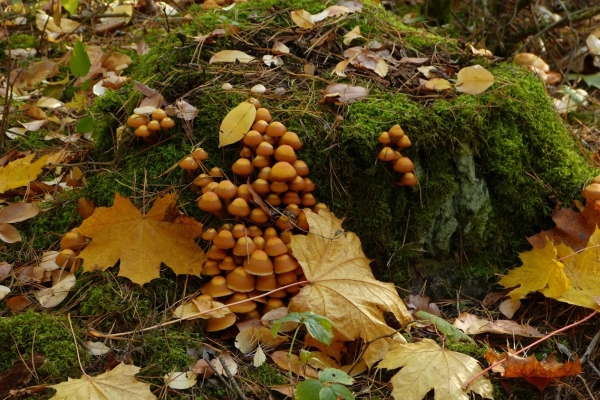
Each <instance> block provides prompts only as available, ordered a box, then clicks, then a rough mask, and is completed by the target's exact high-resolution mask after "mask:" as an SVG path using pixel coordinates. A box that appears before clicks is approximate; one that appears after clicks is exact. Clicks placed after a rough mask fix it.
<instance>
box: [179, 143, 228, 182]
mask: <svg viewBox="0 0 600 400" xmlns="http://www.w3.org/2000/svg"><path fill="white" fill-rule="evenodd" d="M207 159H208V153H207V152H206V150H204V149H203V148H201V147H198V148H196V149H194V150H193V151H192V152H191V153H190V155H189V156H187V157H184V159H183V160H181V161H180V162H179V167H180V168H181V169H183V170H185V171H186V172H187V180H188V181H189V180H191V178H192V175H193V174H194V173H195V172H196V170H197V169H198V168H202V170H204V171H207V169H206V167H205V166H204V164H203V163H202V161H204V160H207ZM217 170H219V173H220V172H221V170H220V169H219V168H217ZM203 175H206V174H203Z"/></svg>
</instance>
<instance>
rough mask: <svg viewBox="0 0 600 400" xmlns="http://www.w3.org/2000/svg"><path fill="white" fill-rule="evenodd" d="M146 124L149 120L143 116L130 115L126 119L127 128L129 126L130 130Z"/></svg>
mask: <svg viewBox="0 0 600 400" xmlns="http://www.w3.org/2000/svg"><path fill="white" fill-rule="evenodd" d="M148 122H149V119H148V117H147V116H145V115H139V114H131V115H130V116H129V117H128V118H127V126H130V127H132V128H139V127H140V126H142V125H146V124H147V123H148Z"/></svg>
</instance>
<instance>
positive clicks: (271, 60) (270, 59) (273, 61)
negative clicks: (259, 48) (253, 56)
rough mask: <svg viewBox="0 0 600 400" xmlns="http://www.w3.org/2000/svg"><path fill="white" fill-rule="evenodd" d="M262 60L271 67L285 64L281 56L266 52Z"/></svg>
mask: <svg viewBox="0 0 600 400" xmlns="http://www.w3.org/2000/svg"><path fill="white" fill-rule="evenodd" d="M262 60H263V62H264V63H265V64H266V65H267V66H269V67H280V66H282V65H283V59H282V58H281V57H275V56H272V55H270V54H265V55H264V56H263V58H262Z"/></svg>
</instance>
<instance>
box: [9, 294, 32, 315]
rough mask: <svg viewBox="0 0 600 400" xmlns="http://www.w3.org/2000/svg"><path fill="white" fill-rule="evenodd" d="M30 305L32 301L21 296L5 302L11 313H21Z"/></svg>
mask: <svg viewBox="0 0 600 400" xmlns="http://www.w3.org/2000/svg"><path fill="white" fill-rule="evenodd" d="M30 304H32V301H31V300H29V299H28V298H27V297H25V296H23V295H18V296H13V297H11V298H10V299H8V300H6V305H7V306H8V308H10V310H11V311H15V312H16V311H23V310H24V309H26V308H27V307H29V305H30Z"/></svg>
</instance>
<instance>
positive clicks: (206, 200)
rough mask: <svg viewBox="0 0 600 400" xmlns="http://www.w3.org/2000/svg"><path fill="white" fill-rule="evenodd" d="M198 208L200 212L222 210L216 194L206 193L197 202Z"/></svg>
mask: <svg viewBox="0 0 600 400" xmlns="http://www.w3.org/2000/svg"><path fill="white" fill-rule="evenodd" d="M213 183H215V182H213ZM198 208H199V209H201V210H202V211H207V212H215V211H219V210H220V209H221V208H223V204H221V199H219V196H217V194H216V193H214V192H206V193H204V194H203V195H202V197H200V200H198Z"/></svg>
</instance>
